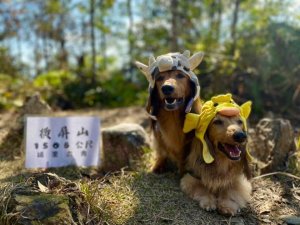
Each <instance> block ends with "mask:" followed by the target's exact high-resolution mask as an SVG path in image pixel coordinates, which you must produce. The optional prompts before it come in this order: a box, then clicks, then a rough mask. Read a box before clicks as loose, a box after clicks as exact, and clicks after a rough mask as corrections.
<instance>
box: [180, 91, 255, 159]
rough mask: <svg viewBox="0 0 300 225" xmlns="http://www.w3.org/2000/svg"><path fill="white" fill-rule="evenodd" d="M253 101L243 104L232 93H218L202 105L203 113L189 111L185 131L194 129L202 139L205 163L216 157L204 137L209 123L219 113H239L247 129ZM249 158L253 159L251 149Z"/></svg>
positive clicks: (229, 114)
mask: <svg viewBox="0 0 300 225" xmlns="http://www.w3.org/2000/svg"><path fill="white" fill-rule="evenodd" d="M251 104H252V103H251V101H248V102H245V103H244V104H243V105H242V106H239V105H238V104H236V103H235V102H234V101H233V99H232V96H231V94H226V95H218V96H215V97H212V99H211V100H210V101H207V102H205V103H204V104H203V106H202V112H201V114H200V115H199V114H194V113H188V114H186V117H185V122H184V127H183V132H185V133H187V132H189V131H191V130H193V129H195V130H196V137H197V138H198V139H200V141H201V142H202V144H203V159H204V162H205V163H211V162H213V161H214V158H213V157H212V155H211V154H210V152H209V150H208V145H207V143H206V141H205V139H204V135H205V133H206V130H207V128H208V125H209V124H210V122H211V121H212V119H213V118H214V117H215V116H216V114H217V113H219V114H221V115H222V116H227V117H231V116H237V115H239V116H240V117H241V119H242V121H243V125H244V127H245V130H247V122H246V119H247V118H248V117H249V115H250V111H251ZM246 152H247V157H248V159H251V156H250V154H249V151H248V150H246Z"/></svg>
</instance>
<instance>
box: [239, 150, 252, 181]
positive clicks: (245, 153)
mask: <svg viewBox="0 0 300 225" xmlns="http://www.w3.org/2000/svg"><path fill="white" fill-rule="evenodd" d="M241 148H243V149H242V162H243V171H244V174H245V176H246V177H247V179H251V177H252V174H251V169H250V161H251V159H249V153H248V149H247V147H245V146H241Z"/></svg>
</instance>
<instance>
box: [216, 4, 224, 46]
mask: <svg viewBox="0 0 300 225" xmlns="http://www.w3.org/2000/svg"><path fill="white" fill-rule="evenodd" d="M217 5H218V9H217V21H216V41H217V42H219V40H220V33H221V23H222V9H223V8H222V1H221V0H217Z"/></svg>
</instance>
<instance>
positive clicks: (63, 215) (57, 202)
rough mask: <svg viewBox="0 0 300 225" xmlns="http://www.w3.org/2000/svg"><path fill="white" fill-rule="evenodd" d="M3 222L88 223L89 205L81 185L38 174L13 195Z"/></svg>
mask: <svg viewBox="0 0 300 225" xmlns="http://www.w3.org/2000/svg"><path fill="white" fill-rule="evenodd" d="M7 199H8V200H7V202H5V203H4V204H6V205H7V209H6V216H4V217H2V218H0V223H1V224H2V223H4V224H5V223H6V224H16V225H37V224H47V225H48V224H49V225H52V224H53V225H61V224H68V225H69V224H70V225H73V224H80V225H81V224H86V222H87V220H88V218H87V216H88V212H87V210H88V208H89V206H88V204H87V203H86V201H85V199H84V195H83V194H82V192H81V191H80V190H79V188H78V186H77V185H76V184H75V183H73V182H71V181H68V180H66V179H64V178H60V177H58V176H57V175H55V174H50V173H45V174H38V175H36V176H34V177H31V178H29V179H28V181H27V182H26V183H25V184H19V185H17V186H15V187H14V188H12V189H11V190H10V192H9V196H8V198H7Z"/></svg>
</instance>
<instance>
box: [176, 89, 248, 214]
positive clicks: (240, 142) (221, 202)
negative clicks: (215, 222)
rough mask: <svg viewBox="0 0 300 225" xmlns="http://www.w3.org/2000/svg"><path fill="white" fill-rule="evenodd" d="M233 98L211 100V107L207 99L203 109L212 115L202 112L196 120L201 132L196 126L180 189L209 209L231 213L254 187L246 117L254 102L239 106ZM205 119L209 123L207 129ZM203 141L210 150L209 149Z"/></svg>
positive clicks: (243, 201) (236, 210)
mask: <svg viewBox="0 0 300 225" xmlns="http://www.w3.org/2000/svg"><path fill="white" fill-rule="evenodd" d="M223 97H224V96H223ZM230 99H231V95H230ZM222 101H223V100H222ZM231 101H232V100H230V103H229V102H226V101H225V102H218V101H214V102H209V104H210V105H209V107H207V105H206V103H205V104H204V105H203V108H202V110H203V112H202V113H203V114H205V112H208V113H207V114H209V113H210V115H200V120H199V121H198V122H197V123H198V126H199V127H198V129H199V134H197V128H196V136H197V137H196V138H195V139H194V140H193V143H192V148H191V152H190V154H189V155H188V157H187V162H186V170H187V172H188V173H187V174H186V175H185V176H184V177H183V178H182V179H181V189H182V190H183V191H184V192H185V193H186V194H187V195H188V196H190V197H191V198H192V199H194V200H196V201H198V202H199V204H200V207H201V208H203V209H205V210H208V211H209V210H215V209H217V210H218V211H219V212H220V213H221V214H225V215H230V216H232V215H235V214H236V213H237V212H238V211H239V210H240V208H243V207H245V205H246V203H247V202H248V201H249V200H250V197H251V190H252V188H251V183H250V182H249V178H250V169H249V159H250V155H248V154H249V153H248V151H247V150H246V141H247V134H246V118H247V117H248V115H249V113H250V111H249V110H250V109H249V107H250V105H251V104H250V103H247V104H244V105H243V106H241V107H239V106H237V105H236V104H235V103H233V102H231ZM222 103H225V107H223V106H224V105H223V106H222ZM226 104H232V105H231V106H230V105H229V106H228V105H226ZM218 105H219V108H218ZM232 106H234V107H232ZM222 107H223V108H222ZM208 108H210V109H208ZM245 108H248V109H245ZM218 110H219V111H218ZM222 110H224V111H222ZM230 110H232V112H233V113H232V112H231V111H230ZM201 119H202V121H201ZM204 120H206V123H207V124H208V126H207V129H206V128H205V121H204ZM203 121H204V122H203ZM201 126H202V127H201ZM203 126H204V129H203ZM201 132H202V136H201ZM203 135H204V136H203ZM201 137H203V139H201ZM201 140H202V141H201ZM204 145H206V146H207V148H208V150H209V151H208V152H206V153H205V152H204V151H203V146H204ZM206 154H208V156H209V157H207V155H206ZM205 158H206V159H205ZM205 160H206V161H207V162H205Z"/></svg>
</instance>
